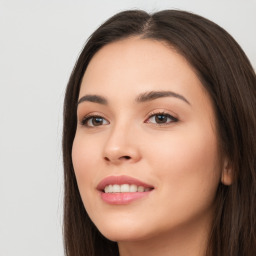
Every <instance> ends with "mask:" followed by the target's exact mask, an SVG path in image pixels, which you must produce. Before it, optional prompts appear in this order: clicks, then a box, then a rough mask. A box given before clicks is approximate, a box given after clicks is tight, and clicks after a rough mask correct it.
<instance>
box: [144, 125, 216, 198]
mask: <svg viewBox="0 0 256 256" xmlns="http://www.w3.org/2000/svg"><path fill="white" fill-rule="evenodd" d="M187 131H189V132H187ZM205 131H208V133H206V132H205ZM209 131H211V129H202V127H200V128H199V127H194V128H193V127H191V128H190V129H187V130H186V132H180V130H179V133H175V132H173V134H171V133H170V134H166V135H165V138H161V142H162V143H158V142H157V141H155V142H153V144H154V146H153V147H152V148H154V151H152V152H151V153H150V152H149V151H148V154H151V157H148V159H150V163H149V165H150V166H154V168H153V169H152V170H155V174H156V175H157V177H158V180H159V184H160V182H162V181H164V182H165V183H166V185H167V186H163V187H162V188H163V189H164V193H166V195H170V193H172V194H175V195H177V196H178V195H180V196H181V197H182V198H183V197H184V199H185V201H186V199H187V198H188V199H190V198H191V196H192V195H193V196H195V195H196V194H197V193H198V196H199V198H200V196H201V195H200V193H203V194H204V195H205V197H211V198H213V197H214V195H215V191H216V188H217V186H218V183H219V180H220V175H221V168H220V160H219V154H218V149H217V140H216V136H215V134H214V133H213V132H209ZM155 152H158V154H157V155H156V154H155ZM160 187H161V186H160ZM167 191H168V192H167ZM201 197H202V196H201ZM181 201H182V200H181Z"/></svg>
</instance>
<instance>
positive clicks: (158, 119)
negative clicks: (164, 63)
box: [147, 113, 178, 125]
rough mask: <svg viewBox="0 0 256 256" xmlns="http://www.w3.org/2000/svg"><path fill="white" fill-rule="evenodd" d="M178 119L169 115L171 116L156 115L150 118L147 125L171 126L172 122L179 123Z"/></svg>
mask: <svg viewBox="0 0 256 256" xmlns="http://www.w3.org/2000/svg"><path fill="white" fill-rule="evenodd" d="M177 121H178V120H177V118H175V117H173V116H171V115H169V114H164V113H158V114H154V115H152V116H150V117H149V119H148V121H147V123H153V124H160V125H161V124H169V123H172V122H177Z"/></svg>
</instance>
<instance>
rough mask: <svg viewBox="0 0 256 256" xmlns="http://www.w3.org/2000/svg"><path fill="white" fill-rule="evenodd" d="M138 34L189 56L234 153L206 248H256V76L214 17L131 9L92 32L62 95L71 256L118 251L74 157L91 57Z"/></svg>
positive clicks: (245, 251)
mask: <svg viewBox="0 0 256 256" xmlns="http://www.w3.org/2000/svg"><path fill="white" fill-rule="evenodd" d="M132 36H138V37H140V38H151V39H153V40H159V41H164V42H166V43H168V44H169V45H170V46H172V47H174V48H175V49H176V50H177V51H178V52H179V53H180V54H181V55H183V56H184V57H185V58H186V59H187V61H188V62H189V63H190V65H191V66H192V67H193V69H194V70H195V72H196V73H197V75H198V77H199V79H200V80H201V82H202V84H203V85H204V87H205V89H206V90H207V91H208V93H209V95H210V96H211V98H212V101H213V104H214V108H215V113H216V120H217V127H218V136H219V142H220V147H221V150H222V152H223V154H225V155H226V156H228V157H229V160H230V163H231V165H232V170H233V178H234V180H233V184H232V185H231V186H225V185H223V184H219V187H218V190H217V194H216V207H215V209H216V211H215V215H214V220H213V223H212V230H211V234H210V239H209V244H208V249H207V253H206V255H211V256H216V255H218V256H255V255H256V160H255V159H256V78H255V72H254V70H253V68H252V66H251V65H250V62H249V60H248V59H247V57H246V55H245V54H244V52H243V51H242V49H241V48H240V46H239V45H238V44H237V43H236V42H235V40H234V39H233V38H232V37H231V36H230V35H229V34H228V33H227V32H226V31H225V30H224V29H222V28H221V27H219V26H218V25H216V24H215V23H213V22H211V21H209V20H207V19H205V18H203V17H200V16H198V15H195V14H191V13H188V12H184V11H176V10H166V11H161V12H157V13H154V14H152V15H150V14H148V13H146V12H144V11H125V12H122V13H119V14H116V15H115V16H113V17H112V18H110V19H109V20H108V21H106V22H105V23H104V24H103V25H101V26H100V27H99V28H98V29H97V30H96V31H95V32H94V33H93V34H92V36H91V37H90V38H89V40H88V42H87V43H86V45H85V47H84V49H83V51H82V52H81V54H80V56H79V58H78V60H77V63H76V65H75V67H74V69H73V72H72V74H71V77H70V80H69V82H68V86H67V89H66V95H65V102H64V128H63V161H64V179H65V195H64V243H65V252H66V255H67V256H96V255H97V256H100V255H105V256H108V255H111V256H113V255H118V248H117V244H116V243H115V242H112V241H109V240H108V239H106V238H105V237H103V236H102V235H101V234H100V232H99V231H98V230H97V228H96V227H95V226H94V224H93V223H92V221H91V220H90V218H89V217H88V215H87V212H86V210H85V208H84V206H83V202H82V200H81V197H80V194H79V191H78V186H77V182H76V178H75V175H74V169H73V165H72V159H71V150H72V144H73V140H74V136H75V132H76V125H77V119H76V111H77V100H78V94H79V90H80V84H81V79H82V77H83V75H84V72H85V70H86V68H87V66H88V63H89V62H90V60H91V59H92V57H93V56H94V54H95V53H96V52H97V51H99V50H100V49H101V48H102V47H103V46H104V45H107V44H109V43H111V42H114V41H117V40H120V39H123V38H127V37H132Z"/></svg>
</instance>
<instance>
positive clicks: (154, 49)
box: [80, 37, 203, 95]
mask: <svg viewBox="0 0 256 256" xmlns="http://www.w3.org/2000/svg"><path fill="white" fill-rule="evenodd" d="M195 87H198V88H195ZM199 87H200V88H199ZM120 88H122V89H124V90H125V91H126V93H128V94H129V93H130V92H131V93H136V94H139V93H141V92H143V91H148V90H170V89H171V90H174V91H176V92H179V91H180V92H181V91H184V89H186V90H187V91H191V92H193V91H195V89H200V90H202V89H203V87H202V85H201V83H200V81H199V79H198V77H197V75H196V74H195V72H194V70H193V68H192V67H191V66H190V65H189V63H188V62H187V60H186V59H185V58H184V57H183V56H181V55H180V54H179V53H177V51H176V50H175V49H173V48H172V47H171V46H169V45H167V44H166V43H165V42H162V41H156V40H152V39H141V38H139V37H133V38H128V39H123V40H120V41H117V42H113V43H110V44H108V45H106V46H104V47H103V48H102V49H100V50H99V51H98V52H97V53H96V54H95V55H94V57H93V58H92V60H91V61H90V63H89V65H88V67H87V70H86V72H85V74H84V77H83V79H82V84H81V90H80V95H81V94H85V93H97V94H105V93H107V92H108V94H109V93H110V90H111V91H116V92H118V91H119V90H120Z"/></svg>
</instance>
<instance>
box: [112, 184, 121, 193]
mask: <svg viewBox="0 0 256 256" xmlns="http://www.w3.org/2000/svg"><path fill="white" fill-rule="evenodd" d="M112 191H113V193H119V192H121V187H120V186H119V185H116V184H115V185H113V189H112ZM110 192H111V191H110Z"/></svg>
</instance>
